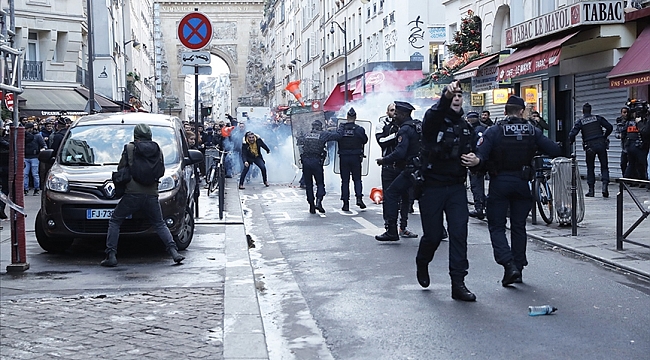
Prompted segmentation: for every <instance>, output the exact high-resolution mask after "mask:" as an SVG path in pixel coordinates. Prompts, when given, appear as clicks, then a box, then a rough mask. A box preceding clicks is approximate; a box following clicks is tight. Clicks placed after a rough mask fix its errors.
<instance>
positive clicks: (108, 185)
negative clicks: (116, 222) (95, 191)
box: [104, 181, 115, 199]
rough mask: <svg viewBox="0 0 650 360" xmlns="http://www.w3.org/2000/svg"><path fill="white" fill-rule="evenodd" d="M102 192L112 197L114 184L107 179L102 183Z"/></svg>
mask: <svg viewBox="0 0 650 360" xmlns="http://www.w3.org/2000/svg"><path fill="white" fill-rule="evenodd" d="M104 194H105V195H106V197H107V198H109V199H112V198H113V197H114V196H115V184H113V182H112V181H109V182H107V183H106V185H104Z"/></svg>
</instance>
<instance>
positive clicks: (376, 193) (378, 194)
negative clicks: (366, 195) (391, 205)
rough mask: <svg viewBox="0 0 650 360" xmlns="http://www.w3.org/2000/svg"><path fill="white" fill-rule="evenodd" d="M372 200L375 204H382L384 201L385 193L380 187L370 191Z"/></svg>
mask: <svg viewBox="0 0 650 360" xmlns="http://www.w3.org/2000/svg"><path fill="white" fill-rule="evenodd" d="M370 200H372V202H374V203H375V204H381V202H382V201H384V191H383V190H382V189H381V188H380V187H374V188H372V190H370Z"/></svg>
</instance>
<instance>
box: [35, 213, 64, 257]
mask: <svg viewBox="0 0 650 360" xmlns="http://www.w3.org/2000/svg"><path fill="white" fill-rule="evenodd" d="M34 232H35V233H36V241H38V245H40V246H41V248H42V249H43V250H45V251H47V252H50V253H54V254H58V253H62V252H64V251H66V250H68V248H69V247H70V246H71V245H72V241H73V239H68V238H56V239H55V238H51V237H49V236H47V235H46V234H45V230H44V228H43V220H42V219H41V211H40V210H39V211H38V214H36V220H35V222H34Z"/></svg>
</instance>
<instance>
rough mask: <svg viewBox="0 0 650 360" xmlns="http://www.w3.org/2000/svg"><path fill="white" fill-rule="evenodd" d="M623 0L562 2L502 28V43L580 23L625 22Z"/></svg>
mask: <svg viewBox="0 0 650 360" xmlns="http://www.w3.org/2000/svg"><path fill="white" fill-rule="evenodd" d="M624 7H625V4H624V1H611V0H610V1H584V2H579V3H576V4H574V5H571V6H565V7H562V8H560V9H558V10H555V11H553V12H550V13H548V14H544V15H542V16H539V17H536V18H533V19H530V20H528V21H524V22H523V23H521V24H517V25H515V26H513V27H509V28H507V29H506V46H507V47H515V46H517V45H519V44H521V43H525V42H527V41H530V40H533V39H538V38H541V37H544V36H547V35H550V34H555V33H558V32H560V31H563V30H566V29H570V28H573V27H577V26H581V25H598V24H619V23H623V22H625V14H624V12H623V8H624Z"/></svg>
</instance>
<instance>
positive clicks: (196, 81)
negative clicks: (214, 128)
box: [194, 65, 201, 218]
mask: <svg viewBox="0 0 650 360" xmlns="http://www.w3.org/2000/svg"><path fill="white" fill-rule="evenodd" d="M199 116H201V114H200V113H199V66H198V65H194V139H195V140H194V144H195V146H196V148H197V149H198V148H199ZM194 172H195V173H199V172H197V171H196V168H195V170H194ZM200 189H201V178H200V176H197V179H196V189H194V217H196V218H198V217H199V191H200Z"/></svg>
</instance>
